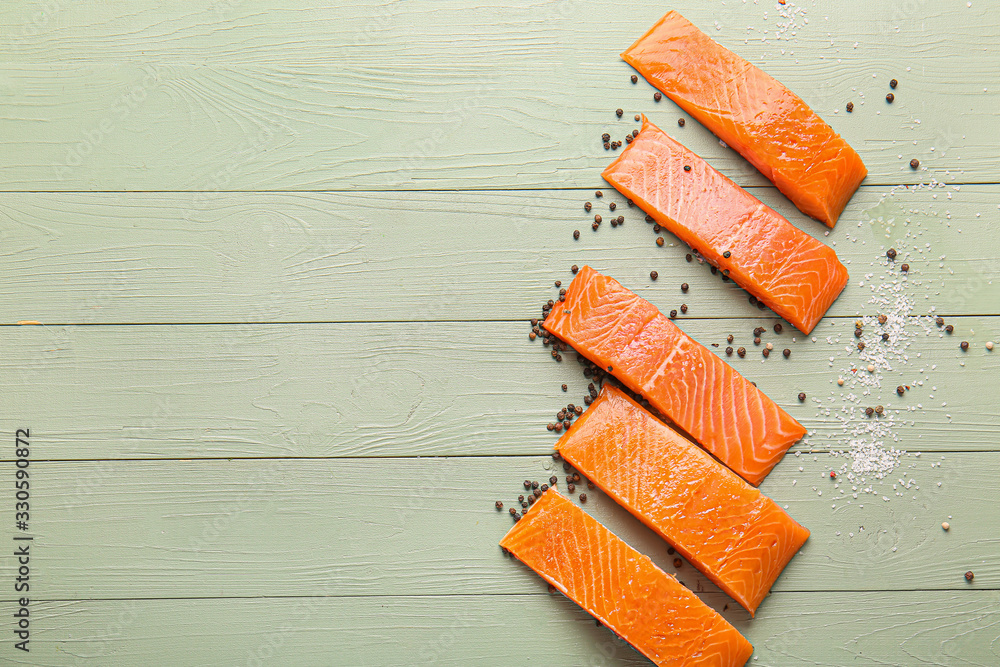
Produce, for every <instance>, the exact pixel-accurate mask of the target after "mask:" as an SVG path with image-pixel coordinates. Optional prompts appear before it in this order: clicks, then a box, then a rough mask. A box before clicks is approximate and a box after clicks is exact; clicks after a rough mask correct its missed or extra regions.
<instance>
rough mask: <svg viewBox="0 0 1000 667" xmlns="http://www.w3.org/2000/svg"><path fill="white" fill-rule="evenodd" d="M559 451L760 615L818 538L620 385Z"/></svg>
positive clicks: (589, 413)
mask: <svg viewBox="0 0 1000 667" xmlns="http://www.w3.org/2000/svg"><path fill="white" fill-rule="evenodd" d="M556 449H557V450H558V451H559V453H560V454H561V455H562V457H563V458H564V459H565V460H566V461H568V462H569V463H570V464H571V465H573V467H575V468H576V469H577V470H579V471H580V472H581V473H583V474H584V475H585V476H586V477H587V478H588V479H589V480H591V481H592V482H594V483H595V484H597V486H599V487H600V488H601V489H603V490H604V492H605V493H607V494H608V495H609V496H611V497H612V498H614V499H615V500H616V501H618V503H619V504H621V505H622V506H624V507H625V508H626V509H627V510H628V511H630V512H631V513H632V514H634V515H635V516H636V517H637V518H638V519H639V520H640V521H642V522H643V523H644V524H646V525H647V526H649V527H650V528H651V529H652V530H653V531H654V532H656V533H658V534H659V535H660V537H662V538H663V539H665V540H666V541H667V542H669V543H670V544H671V545H672V546H673V547H674V548H676V549H677V551H679V552H680V553H681V554H682V555H683V556H684V557H685V558H687V559H688V561H690V562H691V564H692V565H694V566H695V567H696V568H698V569H699V570H701V571H702V572H704V573H705V575H706V576H707V577H708V578H709V579H711V580H712V581H713V582H715V584H716V585H717V586H718V587H719V588H721V589H722V590H724V591H725V592H726V593H728V594H729V596H730V597H732V598H733V599H734V600H736V601H737V602H739V603H740V604H741V605H743V607H744V608H746V610H747V611H749V612H750V615H751V616H753V614H754V612H755V611H756V610H757V606H758V605H760V603H761V601H762V600H763V599H764V596H766V595H767V593H768V591H769V590H771V586H773V585H774V581H775V579H777V578H778V575H779V574H781V571H782V570H783V569H784V568H785V565H787V564H788V561H789V560H791V558H792V556H794V555H795V554H796V552H798V550H799V548H800V547H801V546H802V544H803V543H804V542H805V541H806V538H808V537H809V531H808V530H806V529H805V528H803V527H802V526H800V525H799V524H798V523H796V522H795V521H794V520H793V519H792V518H791V517H790V516H788V514H786V513H785V511H784V510H782V509H781V508H780V507H778V506H777V505H776V504H775V503H774V501H773V500H771V499H770V498H768V497H766V496H764V495H762V494H761V492H760V491H758V490H757V489H755V488H753V487H752V486H750V485H749V484H747V483H746V482H744V481H743V480H742V479H740V478H739V477H737V476H736V475H734V474H733V473H732V472H730V471H729V470H727V469H726V468H725V467H724V466H721V465H719V463H718V461H716V460H714V459H713V458H712V457H711V456H709V455H708V454H706V453H705V452H704V451H703V450H702V449H701V448H699V447H698V446H697V445H695V444H694V443H692V442H691V441H690V440H688V439H687V438H685V437H684V436H682V435H681V434H680V433H678V432H677V431H675V430H674V429H672V428H670V427H669V426H667V425H666V424H664V423H663V422H661V421H660V420H659V419H657V418H656V417H654V416H653V415H651V414H650V413H649V412H647V411H646V410H644V409H643V408H642V406H640V405H639V404H638V403H636V402H635V401H633V400H632V399H631V398H629V397H628V396H627V395H626V394H625V393H624V392H623V391H622V390H620V389H617V388H615V387H611V386H608V385H605V387H604V389H602V390H601V395H600V396H598V398H597V400H596V401H594V403H593V404H592V405H591V406H590V407H589V408H587V411H586V412H585V413H583V416H582V417H580V419H579V420H577V422H576V423H575V424H573V426H572V427H571V428H570V429H569V431H567V432H566V434H565V435H563V437H562V438H560V440H559V442H558V443H557V444H556Z"/></svg>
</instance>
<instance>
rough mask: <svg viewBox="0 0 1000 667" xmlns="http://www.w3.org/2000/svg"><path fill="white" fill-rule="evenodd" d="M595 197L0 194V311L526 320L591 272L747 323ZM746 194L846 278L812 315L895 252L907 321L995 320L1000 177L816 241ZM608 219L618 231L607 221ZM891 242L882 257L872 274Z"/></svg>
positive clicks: (898, 206) (704, 275) (729, 291)
mask: <svg viewBox="0 0 1000 667" xmlns="http://www.w3.org/2000/svg"><path fill="white" fill-rule="evenodd" d="M603 192H604V193H605V196H604V198H603V199H597V198H595V197H594V196H593V194H594V193H593V192H592V191H570V192H566V191H552V190H545V191H533V192H526V191H519V192H483V191H479V192H416V193H394V192H357V193H283V194H279V193H210V194H204V193H135V194H121V193H118V194H90V193H58V194H43V193H27V194H11V195H8V196H6V197H4V198H3V201H0V221H3V226H2V229H0V270H2V271H3V274H4V275H5V276H6V279H5V280H4V281H3V284H2V285H0V313H3V316H2V317H3V319H4V320H6V321H7V322H15V321H19V320H37V321H41V322H44V323H109V322H110V323H115V322H124V323H128V322H234V323H244V322H281V321H285V322H288V321H351V322H362V321H380V320H392V321H399V320H407V321H413V320H444V319H448V320H455V319H460V320H505V319H527V318H528V317H534V316H536V313H537V312H538V308H539V306H540V305H541V303H542V302H544V301H545V300H546V299H549V298H552V296H553V295H554V294H555V290H553V289H551V285H552V284H553V281H554V280H556V279H560V280H563V281H565V282H568V281H569V280H570V279H571V278H572V275H571V274H570V272H569V267H570V266H571V265H572V264H579V265H581V266H582V265H583V264H586V263H590V264H591V265H593V266H595V267H597V268H599V269H600V270H601V271H603V272H605V273H607V274H609V275H612V276H615V277H616V278H618V279H619V280H621V281H622V282H623V283H624V284H625V285H627V286H629V287H632V288H633V289H641V290H642V291H643V294H644V295H647V296H648V297H649V298H651V299H653V300H654V301H656V302H657V303H659V304H660V305H661V307H664V308H676V307H677V306H679V305H680V299H681V297H682V296H683V299H684V301H685V302H686V303H687V304H688V305H689V306H691V311H690V313H689V315H690V316H692V317H718V316H721V315H723V314H724V315H726V316H727V317H751V318H757V317H759V316H760V311H758V310H757V309H756V308H754V307H753V306H751V305H750V304H749V303H748V302H747V295H746V293H745V292H743V290H741V289H739V288H738V287H735V286H734V285H733V283H723V282H722V281H721V280H720V279H719V277H718V276H712V275H711V274H710V273H709V271H708V267H707V266H699V265H698V264H688V263H686V262H685V261H684V255H685V253H687V252H688V249H687V247H686V246H684V245H683V244H682V243H681V242H680V241H679V240H677V239H676V238H675V237H673V236H672V235H670V234H664V237H665V239H666V241H667V245H665V246H664V247H662V248H658V247H657V246H656V245H655V244H654V241H655V239H656V235H655V234H654V232H653V230H652V226H651V225H648V224H646V223H645V222H643V218H644V214H643V213H642V212H641V211H640V210H639V209H637V208H631V209H630V208H629V207H628V206H626V204H625V200H624V198H622V197H621V196H619V195H618V194H617V193H614V191H613V190H612V189H611V188H610V187H605V188H604V189H603ZM753 193H754V194H755V195H757V196H758V197H760V198H761V199H763V200H764V201H765V203H768V204H770V205H772V206H774V207H776V208H777V209H778V210H779V211H780V212H781V213H783V214H784V215H786V216H788V218H789V219H790V220H792V221H793V222H794V223H795V224H796V225H798V226H799V227H800V228H801V229H803V230H804V231H806V232H807V233H811V234H813V235H815V236H817V237H818V238H820V239H822V240H823V241H824V242H826V243H829V244H834V246H833V247H834V248H835V250H836V251H837V253H838V255H839V256H840V258H841V260H842V261H843V262H845V263H846V266H847V268H848V270H849V271H850V273H851V275H852V280H851V281H850V284H849V285H848V287H847V289H846V290H845V291H844V293H843V294H842V295H841V296H840V298H839V299H838V300H837V302H836V303H835V304H834V306H833V308H832V309H831V310H830V315H833V316H855V315H857V314H861V313H865V312H870V310H871V306H869V305H868V300H869V299H870V297H871V283H872V278H866V274H869V273H871V274H874V275H873V277H874V278H877V279H881V278H883V277H885V276H887V275H891V276H892V277H893V278H898V277H899V272H898V267H899V266H900V265H901V264H902V263H903V262H908V263H909V265H910V273H909V274H908V277H907V283H908V285H909V286H910V289H909V293H910V295H911V296H912V297H914V298H915V300H916V301H917V304H916V306H915V309H916V312H917V313H925V312H928V309H929V308H931V307H935V308H936V309H937V311H938V312H939V313H940V314H944V315H949V314H959V315H961V314H991V313H1000V289H997V287H996V285H1000V259H998V257H1000V235H998V234H997V232H996V230H997V229H998V226H1000V186H954V185H952V186H948V187H939V188H933V189H930V190H924V189H921V190H906V189H900V190H896V191H893V190H891V189H889V188H879V187H863V188H862V189H861V190H860V191H859V192H858V194H857V195H856V196H855V198H854V201H853V202H852V204H851V209H850V212H849V214H845V215H844V216H843V217H842V219H841V222H840V224H839V225H838V226H837V228H836V229H834V230H833V231H832V232H831V233H830V235H829V236H824V235H823V233H822V225H820V224H819V223H817V222H816V221H813V220H808V219H805V218H804V216H802V214H801V213H799V212H798V211H796V210H795V209H794V207H792V206H791V205H790V204H789V202H788V201H787V200H785V199H784V198H783V197H782V196H781V195H780V194H778V193H777V192H776V191H775V190H774V189H773V188H755V189H754V190H753ZM584 201H591V202H593V203H594V204H595V210H594V211H593V212H592V213H591V214H587V213H586V212H585V211H584V210H583V203H584ZM610 202H614V203H615V204H616V205H617V207H618V208H617V209H616V211H615V212H614V213H613V214H612V213H611V212H610V211H609V210H608V207H609V203H610ZM598 212H599V213H600V214H601V215H602V216H603V217H604V219H605V222H604V224H603V226H602V227H601V229H600V230H598V231H597V232H594V231H593V230H592V229H591V228H590V222H591V221H592V219H593V214H594V213H598ZM619 215H621V216H623V217H624V219H625V221H626V223H625V225H624V226H622V227H620V228H617V229H613V228H611V226H610V224H609V220H610V218H611V217H612V216H619ZM574 229H579V230H581V238H580V240H579V241H574V240H573V237H572V233H573V230H574ZM890 245H891V246H893V247H894V248H895V249H896V250H897V251H898V252H899V256H898V258H897V262H896V264H895V265H892V266H893V268H894V269H895V270H893V271H891V272H890V273H889V274H886V270H887V264H888V263H887V261H886V259H885V251H886V249H887V248H888V247H889V246H890ZM942 257H943V258H944V259H942ZM652 269H656V270H657V271H658V272H659V276H660V278H659V282H657V283H655V284H654V283H651V281H650V279H649V272H650V270H652ZM681 282H688V283H690V284H691V285H692V289H691V291H690V292H689V293H688V294H686V295H681V293H680V292H679V291H678V290H677V286H678V285H679V284H680V283H681ZM862 282H864V285H862V284H861V283H862ZM376 295H380V296H378V297H376ZM821 326H822V325H821Z"/></svg>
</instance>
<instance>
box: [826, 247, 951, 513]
mask: <svg viewBox="0 0 1000 667" xmlns="http://www.w3.org/2000/svg"><path fill="white" fill-rule="evenodd" d="M866 280H867V281H868V288H869V289H870V290H871V297H870V298H869V300H868V303H869V304H870V305H871V306H872V311H873V314H871V315H864V316H862V318H861V324H862V328H863V331H864V332H865V333H864V334H863V335H862V338H861V340H862V341H863V342H865V343H866V345H865V348H864V349H863V350H858V349H857V347H856V346H853V345H851V346H846V347H845V348H844V352H843V353H841V354H840V355H838V356H839V357H840V359H841V363H845V362H846V366H845V367H844V368H843V369H842V371H841V373H840V374H839V375H840V377H839V378H838V379H837V384H838V386H841V387H845V388H846V389H847V391H845V392H844V394H842V396H841V402H842V407H841V409H840V410H839V412H837V413H835V416H836V417H837V418H838V419H839V420H840V421H841V424H842V427H843V430H844V432H845V435H846V436H847V448H846V449H842V450H835V451H831V455H832V456H834V457H839V458H842V459H844V460H845V463H844V464H843V465H842V466H841V468H840V474H841V475H845V476H846V478H847V479H848V481H850V482H851V483H855V489H856V486H857V485H861V486H862V488H861V492H862V493H868V494H877V495H881V494H879V493H878V490H877V489H876V488H875V486H876V483H877V482H878V481H880V480H883V479H885V478H886V476H887V475H889V474H891V473H892V472H893V471H894V470H895V469H896V468H897V467H899V465H900V460H901V458H902V457H904V456H906V455H907V452H906V451H905V450H902V449H898V448H896V447H895V446H893V444H892V443H894V442H898V439H899V438H898V433H897V431H898V429H899V427H901V426H903V425H904V424H909V423H912V422H907V421H905V420H904V419H903V418H902V417H901V415H902V414H905V412H904V411H912V410H913V408H912V406H905V407H904V406H899V407H894V406H893V405H892V401H891V400H890V399H889V398H885V397H882V388H883V387H882V384H883V381H884V380H886V385H887V386H886V394H887V395H888V394H889V393H891V394H892V395H893V396H895V393H896V392H895V388H896V386H897V385H898V384H900V382H899V379H898V377H895V378H894V379H893V380H892V381H888V379H887V377H886V376H887V375H890V374H892V375H893V376H896V375H898V373H899V372H900V371H902V370H903V369H904V367H905V366H906V365H907V362H908V360H909V352H908V349H909V347H910V346H911V344H912V343H913V341H914V340H915V339H916V338H917V337H918V336H920V337H924V336H928V335H930V334H931V333H932V332H933V331H935V329H936V327H935V326H934V319H933V317H931V316H919V315H914V314H913V313H914V309H915V300H914V298H913V297H912V296H911V295H910V294H909V293H908V291H909V288H910V287H911V286H914V287H915V286H918V282H917V281H916V280H915V279H910V278H907V279H903V280H901V279H900V277H899V275H898V270H896V269H895V267H894V266H893V265H892V263H891V262H890V263H887V264H886V265H885V267H884V271H883V272H882V273H881V274H877V273H870V274H868V275H867V276H866ZM879 315H883V316H884V317H885V321H884V322H879V318H878V316H879ZM884 333H885V334H888V338H887V339H886V340H882V334H884ZM838 340H839V339H838ZM828 342H829V343H831V344H834V343H836V341H835V340H834V339H833V338H832V337H831V338H829V339H828ZM845 357H846V358H845ZM831 361H833V359H832V358H831ZM862 370H867V371H868V372H867V373H862V372H860V371H862ZM845 378H846V379H845ZM913 384H915V383H913ZM876 404H878V405H880V406H884V407H883V412H882V414H880V415H873V416H871V417H869V416H868V415H867V414H866V413H865V410H866V408H869V407H874V406H875V405H876ZM918 408H920V409H922V406H921V405H919V404H918ZM918 455H919V454H918ZM866 480H867V483H866ZM873 482H874V483H873ZM915 488H916V487H911V486H909V484H907V485H906V489H913V490H915ZM853 495H854V497H855V498H856V497H857V493H855V494H853ZM896 495H897V496H901V495H902V494H901V493H897V494H896ZM882 498H883V499H884V500H886V501H888V498H887V497H886V496H882Z"/></svg>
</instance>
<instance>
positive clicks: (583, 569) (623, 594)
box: [500, 489, 753, 667]
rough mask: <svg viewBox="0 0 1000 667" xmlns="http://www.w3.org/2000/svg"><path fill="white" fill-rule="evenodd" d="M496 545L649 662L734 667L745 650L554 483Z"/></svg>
mask: <svg viewBox="0 0 1000 667" xmlns="http://www.w3.org/2000/svg"><path fill="white" fill-rule="evenodd" d="M500 546H502V547H503V548H505V549H507V550H508V551H510V552H511V553H512V554H514V556H516V557H517V558H518V560H520V561H521V562H522V563H524V564H525V565H527V566H528V567H530V568H531V569H532V570H534V571H535V572H537V573H538V574H540V575H541V576H542V578H543V579H545V580H546V581H548V582H549V583H550V584H552V585H553V586H555V587H556V588H558V589H559V590H560V591H562V592H563V593H564V594H565V595H566V596H567V597H568V598H569V599H571V600H573V602H575V603H577V604H578V605H580V606H581V607H583V608H584V609H585V610H586V611H587V612H588V613H590V614H591V615H593V616H594V617H595V618H596V619H597V620H599V621H600V622H601V623H603V624H604V625H606V626H608V627H609V628H610V629H611V630H612V631H613V632H615V633H616V634H618V635H619V636H620V637H621V638H622V639H624V640H625V641H627V642H628V643H630V644H631V645H632V646H634V647H635V648H636V649H637V650H638V651H639V652H640V653H642V654H643V655H645V656H646V657H647V658H649V659H650V660H652V661H653V662H654V663H656V664H657V665H661V666H664V665H670V666H676V667H681V666H682V665H684V666H687V665H705V666H706V667H708V666H710V667H739V666H741V665H743V664H745V663H746V661H747V659H748V658H749V657H750V655H751V654H752V653H753V646H751V645H750V642H748V641H747V640H746V638H745V637H743V635H741V634H740V633H739V631H738V630H737V629H736V628H734V627H733V626H731V625H730V624H729V623H727V622H726V619H724V618H722V616H720V615H719V614H717V613H716V612H715V610H713V609H712V608H710V607H709V606H708V605H706V604H705V603H704V602H702V601H701V600H699V599H698V597H697V596H696V595H695V594H694V593H692V592H691V591H689V590H688V589H687V588H685V587H684V586H683V585H681V584H680V583H678V581H677V580H676V579H674V578H673V577H671V576H670V575H668V574H667V573H665V572H664V571H663V570H661V569H659V568H658V567H656V565H654V564H653V562H652V561H651V560H649V558H647V557H646V556H643V555H642V554H640V553H639V552H638V551H636V550H635V549H633V548H632V547H630V546H629V545H627V544H625V542H623V541H622V540H621V539H619V538H618V537H616V536H615V535H614V534H613V533H611V531H609V530H608V529H607V528H605V527H604V526H602V525H601V524H599V523H598V522H597V521H596V520H594V519H593V518H592V517H591V516H590V515H588V514H587V513H586V512H584V511H583V510H581V509H580V508H578V507H577V506H576V505H574V504H573V503H572V502H570V501H569V500H567V499H566V498H565V497H564V496H562V495H560V494H559V493H558V492H557V491H556V490H555V489H549V490H548V491H546V492H545V493H543V494H542V497H541V498H540V499H539V500H538V502H536V503H535V504H534V505H533V506H532V508H531V509H530V510H528V511H527V512H526V513H525V514H524V517H523V518H522V519H521V520H520V521H518V522H517V523H515V524H514V527H513V528H511V529H510V532H509V533H507V535H506V536H505V537H504V538H503V540H502V541H501V542H500Z"/></svg>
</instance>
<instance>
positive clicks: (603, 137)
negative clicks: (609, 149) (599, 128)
mask: <svg viewBox="0 0 1000 667" xmlns="http://www.w3.org/2000/svg"><path fill="white" fill-rule="evenodd" d="M601 141H603V142H604V143H608V142H609V141H611V135H610V134H608V133H607V132H605V133H604V134H602V135H601Z"/></svg>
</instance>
